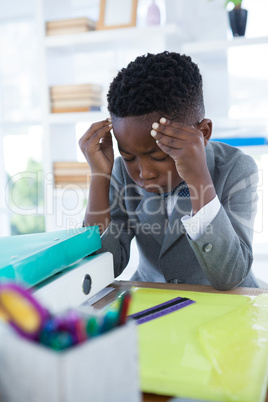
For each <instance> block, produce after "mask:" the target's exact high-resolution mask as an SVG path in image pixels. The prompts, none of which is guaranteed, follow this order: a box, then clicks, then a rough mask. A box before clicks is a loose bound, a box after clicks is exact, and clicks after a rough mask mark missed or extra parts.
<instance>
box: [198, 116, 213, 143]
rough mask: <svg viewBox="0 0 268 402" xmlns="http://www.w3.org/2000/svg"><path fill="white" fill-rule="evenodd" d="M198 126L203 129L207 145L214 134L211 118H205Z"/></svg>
mask: <svg viewBox="0 0 268 402" xmlns="http://www.w3.org/2000/svg"><path fill="white" fill-rule="evenodd" d="M196 128H197V129H198V130H199V131H202V133H203V137H204V143H205V146H206V145H207V143H208V142H209V139H210V137H211V134H212V121H211V120H210V119H203V120H201V121H200V122H199V123H198V124H197V126H196Z"/></svg>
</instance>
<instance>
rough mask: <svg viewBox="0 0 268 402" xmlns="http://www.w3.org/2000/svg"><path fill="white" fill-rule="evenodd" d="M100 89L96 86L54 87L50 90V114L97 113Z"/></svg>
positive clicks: (100, 95)
mask: <svg viewBox="0 0 268 402" xmlns="http://www.w3.org/2000/svg"><path fill="white" fill-rule="evenodd" d="M101 97H102V87H101V85H98V84H76V85H55V86H53V87H51V88H50V101H51V112H52V113H68V112H88V111H90V110H91V111H99V110H100V108H101V104H102V99H101Z"/></svg>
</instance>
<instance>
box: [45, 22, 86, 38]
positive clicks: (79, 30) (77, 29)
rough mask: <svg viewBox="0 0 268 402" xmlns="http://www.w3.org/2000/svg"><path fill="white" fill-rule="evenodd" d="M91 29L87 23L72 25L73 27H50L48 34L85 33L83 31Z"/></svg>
mask: <svg viewBox="0 0 268 402" xmlns="http://www.w3.org/2000/svg"><path fill="white" fill-rule="evenodd" d="M88 31H89V29H88V27H87V26H86V25H81V26H77V27H71V28H60V29H59V28H55V29H48V30H47V31H46V35H47V36H56V35H72V34H76V33H83V32H88Z"/></svg>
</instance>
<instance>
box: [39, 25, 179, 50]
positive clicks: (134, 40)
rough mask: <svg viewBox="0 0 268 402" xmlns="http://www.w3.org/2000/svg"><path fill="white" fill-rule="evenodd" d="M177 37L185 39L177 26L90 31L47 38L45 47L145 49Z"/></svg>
mask: <svg viewBox="0 0 268 402" xmlns="http://www.w3.org/2000/svg"><path fill="white" fill-rule="evenodd" d="M174 35H177V38H178V42H180V38H181V39H182V38H183V32H182V31H181V29H180V27H179V26H178V25H176V24H168V25H165V26H160V25H158V26H150V27H145V28H137V27H133V28H121V29H110V30H102V31H90V32H85V33H79V34H75V35H60V36H53V37H52V36H49V37H45V46H46V48H47V49H51V50H53V49H54V50H59V49H66V50H67V49H71V50H72V51H77V52H78V51H86V50H89V48H90V50H91V51H92V50H98V51H103V50H109V49H111V44H112V45H113V50H114V49H116V48H120V47H121V48H124V47H125V46H126V44H127V47H128V48H130V47H144V46H146V44H151V43H152V40H153V41H154V43H156V44H158V42H160V41H162V40H165V39H166V37H168V36H174Z"/></svg>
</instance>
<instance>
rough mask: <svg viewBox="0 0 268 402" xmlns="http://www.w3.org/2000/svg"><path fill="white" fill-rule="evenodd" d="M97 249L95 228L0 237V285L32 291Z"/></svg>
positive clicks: (98, 239)
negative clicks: (10, 283) (10, 284)
mask: <svg viewBox="0 0 268 402" xmlns="http://www.w3.org/2000/svg"><path fill="white" fill-rule="evenodd" d="M100 247H101V239H100V234H99V228H98V226H90V227H86V228H79V229H72V230H62V231H57V232H48V233H37V234H29V235H20V236H9V237H0V281H1V282H2V281H6V280H12V281H15V282H17V283H20V284H23V285H24V286H26V287H32V286H34V285H36V284H37V283H39V282H41V281H43V280H44V279H47V278H49V277H50V276H52V275H54V274H56V273H58V272H60V271H62V270H63V269H64V268H66V267H68V266H69V265H70V264H73V263H74V262H76V261H78V260H80V259H82V258H84V257H86V256H88V255H89V254H92V253H93V252H94V251H96V250H98V249H99V248H100Z"/></svg>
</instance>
